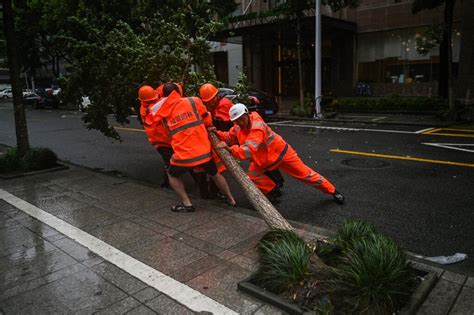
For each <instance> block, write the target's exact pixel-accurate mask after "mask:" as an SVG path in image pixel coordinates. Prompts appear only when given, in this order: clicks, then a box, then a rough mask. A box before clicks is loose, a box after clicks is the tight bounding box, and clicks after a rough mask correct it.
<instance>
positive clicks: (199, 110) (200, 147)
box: [155, 83, 236, 212]
mask: <svg viewBox="0 0 474 315" xmlns="http://www.w3.org/2000/svg"><path fill="white" fill-rule="evenodd" d="M163 94H164V96H165V97H166V99H165V101H164V102H163V104H162V105H161V107H160V108H159V109H158V110H157V111H156V115H155V117H156V118H155V119H161V120H162V123H163V126H164V127H165V128H166V129H167V131H168V133H169V135H170V137H171V147H172V148H173V151H174V153H173V155H172V157H171V160H170V164H171V165H170V167H169V169H168V178H169V181H170V184H171V187H173V189H174V190H175V191H176V193H177V194H178V195H179V197H180V198H181V200H182V203H181V204H179V205H176V206H173V207H172V208H171V210H172V211H175V212H193V211H195V209H194V207H193V205H192V202H191V200H190V199H189V197H188V195H187V193H186V189H185V187H184V183H183V181H182V180H181V178H180V177H181V175H183V174H184V173H185V172H187V171H188V170H189V169H193V168H196V167H200V168H203V169H204V170H205V172H206V173H207V174H209V175H210V176H211V177H212V179H213V180H214V181H215V182H216V184H217V187H219V189H220V190H221V192H222V193H223V194H224V195H225V196H226V198H227V202H228V203H229V204H230V205H232V206H235V204H236V202H235V199H234V197H233V196H232V193H231V192H230V189H229V185H228V184H227V181H226V180H225V178H224V177H223V176H222V175H221V174H219V173H218V172H217V167H216V164H215V163H214V161H213V159H212V152H211V142H210V140H209V138H208V134H207V130H206V126H212V119H211V116H210V114H209V112H208V111H207V109H206V107H205V106H204V104H203V103H202V102H201V100H200V99H199V98H197V97H187V98H183V97H181V95H180V94H179V88H178V86H177V85H176V84H174V83H166V84H165V85H164V88H163Z"/></svg>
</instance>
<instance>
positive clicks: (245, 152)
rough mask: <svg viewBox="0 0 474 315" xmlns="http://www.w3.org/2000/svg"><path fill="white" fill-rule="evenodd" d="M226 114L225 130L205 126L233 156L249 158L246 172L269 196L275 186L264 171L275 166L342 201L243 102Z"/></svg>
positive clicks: (272, 194) (273, 191)
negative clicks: (232, 124)
mask: <svg viewBox="0 0 474 315" xmlns="http://www.w3.org/2000/svg"><path fill="white" fill-rule="evenodd" d="M229 115H230V120H231V121H232V122H233V123H234V126H233V127H232V128H231V129H230V130H229V131H228V132H223V131H217V130H216V129H215V128H213V127H211V128H209V129H210V130H212V131H213V132H215V133H216V134H217V135H218V137H219V139H220V140H222V141H225V142H221V143H220V144H219V147H222V148H226V149H227V150H228V151H229V152H230V153H231V154H232V155H233V156H234V157H235V158H238V159H240V160H245V159H249V160H250V161H251V162H250V166H249V168H248V170H247V175H248V176H249V177H250V179H251V180H252V181H253V182H254V183H255V185H257V187H258V188H259V189H260V190H261V191H262V192H263V193H264V194H265V195H267V196H268V197H269V199H273V200H274V199H275V197H278V193H275V191H277V190H276V189H278V187H276V184H275V183H274V182H273V181H272V180H271V179H270V177H268V176H267V175H265V171H267V170H270V171H273V170H276V169H279V170H281V171H283V172H285V173H287V174H288V175H290V176H292V177H294V178H296V179H299V180H301V181H303V182H304V183H305V184H307V185H309V186H312V187H315V188H317V189H319V190H320V191H322V192H323V193H326V194H328V195H331V196H333V198H334V200H335V201H336V202H337V203H339V204H342V203H344V196H343V195H342V194H341V193H340V192H338V191H337V190H336V188H335V187H334V185H333V184H331V183H330V182H329V181H328V180H327V179H326V178H324V177H323V176H321V175H320V174H318V173H317V172H315V171H314V170H313V169H311V168H310V167H308V166H307V165H305V164H304V163H303V161H302V160H301V159H300V157H299V156H298V154H297V153H296V151H295V150H294V149H293V148H292V147H291V146H290V145H289V144H288V143H287V142H286V141H285V140H283V138H282V137H281V136H280V135H279V134H277V133H275V132H274V131H273V130H272V129H271V128H270V127H269V126H268V125H267V124H266V123H265V122H264V121H263V119H262V117H260V115H259V114H257V113H256V112H252V113H249V111H248V109H247V107H246V106H245V105H244V104H240V103H238V104H235V105H234V106H232V107H231V109H230V111H229ZM229 146H230V147H229Z"/></svg>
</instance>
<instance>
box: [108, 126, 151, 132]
mask: <svg viewBox="0 0 474 315" xmlns="http://www.w3.org/2000/svg"><path fill="white" fill-rule="evenodd" d="M114 128H115V129H117V130H127V131H141V132H145V130H143V129H135V128H125V127H114Z"/></svg>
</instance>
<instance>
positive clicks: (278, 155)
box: [218, 112, 288, 170]
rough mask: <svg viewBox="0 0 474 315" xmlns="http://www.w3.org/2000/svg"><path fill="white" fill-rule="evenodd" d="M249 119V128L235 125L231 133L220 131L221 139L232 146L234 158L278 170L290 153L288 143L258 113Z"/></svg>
mask: <svg viewBox="0 0 474 315" xmlns="http://www.w3.org/2000/svg"><path fill="white" fill-rule="evenodd" d="M249 118H250V122H249V124H250V126H249V128H247V129H245V130H244V129H240V127H239V126H238V125H234V126H233V127H232V128H231V129H230V130H229V132H222V131H218V136H219V138H220V139H221V140H223V141H225V142H226V143H227V144H228V145H229V146H231V147H230V148H231V152H232V155H233V156H234V157H236V158H238V159H240V160H245V159H249V160H251V161H252V162H254V163H255V164H257V165H258V166H259V167H260V168H262V169H266V170H273V169H276V168H277V167H278V164H279V163H280V162H281V161H282V159H283V157H284V156H285V154H286V153H287V151H288V143H286V141H285V140H283V138H282V137H281V136H280V135H279V134H277V133H275V132H274V131H273V130H272V129H271V128H270V127H269V126H268V125H267V124H266V123H265V122H264V121H263V119H262V117H260V115H259V114H257V113H256V112H252V113H250V114H249Z"/></svg>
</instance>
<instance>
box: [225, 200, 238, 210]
mask: <svg viewBox="0 0 474 315" xmlns="http://www.w3.org/2000/svg"><path fill="white" fill-rule="evenodd" d="M225 203H226V204H228V205H229V206H231V207H234V208H235V207H237V201H236V202H235V203H234V204H231V203H230V202H229V201H228V200H226V201H225Z"/></svg>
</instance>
